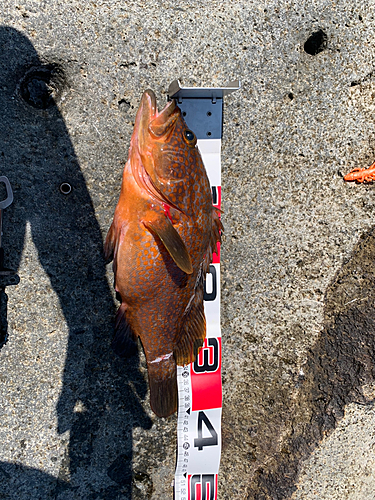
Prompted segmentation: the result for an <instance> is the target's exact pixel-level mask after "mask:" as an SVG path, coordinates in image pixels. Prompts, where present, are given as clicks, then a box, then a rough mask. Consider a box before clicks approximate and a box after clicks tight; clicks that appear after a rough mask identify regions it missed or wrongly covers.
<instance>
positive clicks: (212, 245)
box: [203, 207, 224, 274]
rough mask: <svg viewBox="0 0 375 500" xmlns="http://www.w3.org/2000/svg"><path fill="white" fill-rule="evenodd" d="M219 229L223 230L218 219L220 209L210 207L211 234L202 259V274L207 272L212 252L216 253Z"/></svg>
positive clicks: (219, 238)
mask: <svg viewBox="0 0 375 500" xmlns="http://www.w3.org/2000/svg"><path fill="white" fill-rule="evenodd" d="M221 231H224V228H223V225H222V223H221V220H220V210H219V209H217V208H216V207H212V226H211V235H210V241H209V244H208V249H207V253H206V256H205V258H204V261H203V273H204V274H206V273H208V272H209V269H210V264H211V262H212V254H213V253H217V243H220V241H221V234H220V233H221Z"/></svg>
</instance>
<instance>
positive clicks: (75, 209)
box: [0, 26, 151, 500]
mask: <svg viewBox="0 0 375 500" xmlns="http://www.w3.org/2000/svg"><path fill="white" fill-rule="evenodd" d="M66 85H67V80H66V71H65V67H64V62H61V61H52V62H50V61H48V62H42V61H41V60H40V58H39V57H38V54H37V53H36V51H35V49H34V47H33V45H32V44H31V42H30V41H29V40H28V39H27V38H26V37H25V36H24V35H22V34H21V33H20V32H19V31H17V30H16V29H14V28H11V27H7V26H0V110H1V126H0V173H1V175H6V176H7V177H8V178H9V181H10V183H11V186H12V188H13V193H14V203H13V204H12V205H11V206H10V207H9V208H7V209H6V218H5V221H4V236H5V240H4V247H5V249H6V263H7V266H8V267H10V268H13V269H15V270H17V269H18V268H19V264H20V259H21V254H22V250H23V246H24V238H25V227H26V224H27V223H29V225H30V230H31V235H32V239H33V242H34V244H35V247H36V249H37V251H38V257H39V260H40V263H41V265H42V266H43V268H44V270H45V272H46V273H47V275H48V276H49V279H50V282H51V285H52V287H53V289H54V291H55V292H56V294H57V296H58V298H59V302H60V306H61V309H62V312H63V314H64V317H65V320H66V323H67V325H68V328H69V341H68V347H67V353H66V363H65V368H64V374H63V388H62V391H61V395H60V398H59V401H58V405H57V414H58V432H59V433H64V432H65V431H67V430H69V431H70V443H69V446H68V453H67V455H66V457H65V458H64V460H63V463H62V466H61V470H60V479H59V480H56V484H55V490H54V496H53V498H57V499H59V500H60V499H63V498H72V496H71V495H72V491H73V490H74V491H75V495H76V496H75V497H76V498H85V499H101V498H103V499H105V500H111V499H112V498H113V499H115V498H116V499H123V498H124V499H125V498H126V499H127V498H129V499H130V498H132V492H131V489H132V488H131V482H132V470H131V461H132V429H133V428H134V427H136V426H137V427H138V426H141V427H143V428H150V427H151V420H150V418H149V417H148V416H147V415H146V414H145V413H144V411H143V409H142V406H141V404H140V400H141V399H143V398H144V397H145V394H146V390H147V385H146V382H145V380H144V378H143V376H142V375H141V374H140V372H139V369H138V368H139V358H138V356H137V355H136V356H134V357H133V358H131V359H130V360H128V361H125V362H124V361H122V360H120V359H117V358H116V356H115V355H114V354H113V353H112V351H111V349H110V342H111V338H112V334H113V317H114V312H115V304H114V302H113V298H112V294H111V291H110V289H109V286H108V283H107V280H106V275H105V262H104V258H103V254H102V244H103V241H102V234H101V231H100V228H99V225H98V222H97V220H96V218H95V214H94V208H93V205H92V201H91V199H90V195H89V193H88V190H87V187H86V184H85V180H84V177H83V174H82V172H81V169H80V166H79V163H78V160H77V157H76V155H75V152H74V149H73V146H72V143H71V141H70V138H69V134H68V131H67V129H66V126H65V123H64V120H63V118H62V116H61V114H60V112H59V110H58V108H57V105H56V102H57V101H58V99H59V97H60V96H61V93H62V92H63V91H64V89H65V88H66ZM64 183H65V184H64ZM69 186H70V187H71V192H69V193H68V191H69ZM61 188H62V189H61ZM42 314H43V311H41V315H42ZM62 354H63V353H62ZM0 425H1V424H0ZM3 465H4V463H3ZM4 467H5V465H4ZM9 467H11V466H10V465H9ZM11 469H12V472H11V473H10V474H12V475H14V474H16V475H18V476H22V474H25V475H26V476H27V475H29V476H30V474H31V473H30V469H27V468H24V469H23V468H22V466H19V465H18V466H17V467H11ZM34 472H35V471H34ZM34 472H33V474H32V477H33V481H32V484H33V485H34V486H33V487H35V485H36V486H40V488H44V483H45V482H47V483H48V484H49V483H50V481H51V478H50V476H48V475H47V474H43V473H42V472H39V473H37V472H35V473H34ZM4 481H5V482H4ZM21 482H22V481H21ZM5 483H7V481H6V475H4V474H3V475H1V474H0V491H3V492H5V491H7V489H6V488H8V489H9V484H8V483H7V484H5ZM36 489H37V488H36ZM21 490H22V489H21ZM21 490H19V491H18V490H14V491H13V492H10V493H9V495H10V496H9V497H8V496H6V497H5V498H17V499H19V500H22V499H23V498H25V499H26V498H27V499H29V498H37V497H36V496H35V495H34V494H32V495H31V494H30V491H29V492H28V493H27V492H26V493H22V494H21V493H20V492H21ZM22 491H23V490H22ZM12 495H13V496H12ZM22 495H24V496H22ZM44 498H49V497H44ZM51 498H52V497H51Z"/></svg>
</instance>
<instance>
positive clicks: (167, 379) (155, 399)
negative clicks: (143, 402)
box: [147, 353, 177, 417]
mask: <svg viewBox="0 0 375 500" xmlns="http://www.w3.org/2000/svg"><path fill="white" fill-rule="evenodd" d="M147 367H148V380H149V385H150V405H151V409H152V411H153V412H154V413H155V414H156V415H157V416H158V417H169V415H172V413H174V412H175V411H176V410H177V369H176V361H175V359H174V357H173V354H172V353H171V354H170V355H169V357H168V358H167V357H164V358H159V359H156V360H154V361H148V363H147Z"/></svg>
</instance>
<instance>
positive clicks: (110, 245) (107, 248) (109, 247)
mask: <svg viewBox="0 0 375 500" xmlns="http://www.w3.org/2000/svg"><path fill="white" fill-rule="evenodd" d="M116 240H117V235H116V228H115V225H114V223H113V222H112V224H111V227H110V228H109V231H108V233H107V236H106V239H105V242H104V259H105V261H106V262H111V260H113V255H114V251H115V246H116Z"/></svg>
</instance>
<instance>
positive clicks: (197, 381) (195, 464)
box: [169, 82, 239, 500]
mask: <svg viewBox="0 0 375 500" xmlns="http://www.w3.org/2000/svg"><path fill="white" fill-rule="evenodd" d="M238 88H239V83H238V82H233V83H231V84H229V85H228V86H227V87H226V88H223V89H205V88H181V86H180V84H179V82H173V83H172V84H171V85H170V87H169V96H170V97H174V98H176V99H177V101H178V106H179V107H180V108H181V111H182V113H183V116H184V118H185V121H186V123H187V125H188V126H189V127H190V128H191V129H192V130H193V132H194V133H195V134H196V136H197V138H198V141H197V144H198V148H199V150H200V153H201V156H202V159H203V163H204V165H205V167H206V170H207V175H208V178H209V180H210V184H211V188H212V198H213V204H214V206H215V207H217V208H221V130H222V110H223V97H224V95H225V94H227V93H229V92H233V91H234V90H237V89H238ZM204 309H205V315H206V325H207V334H206V339H205V341H204V345H203V347H202V349H201V350H200V352H199V354H198V356H197V359H196V360H195V362H194V363H191V364H190V365H187V366H184V367H182V366H178V367H177V384H178V398H179V402H178V420H177V465H176V472H175V480H174V499H175V500H217V483H218V472H219V465H220V455H221V412H222V385H221V330H220V245H219V244H218V255H216V254H214V255H213V262H212V264H211V265H210V272H209V274H208V275H207V278H206V283H205V294H204Z"/></svg>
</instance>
